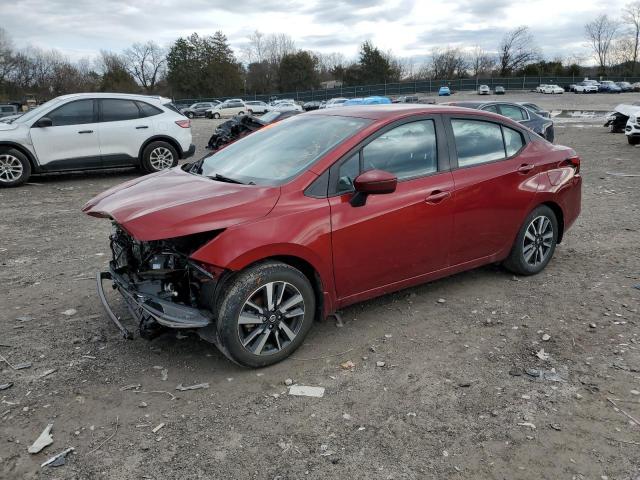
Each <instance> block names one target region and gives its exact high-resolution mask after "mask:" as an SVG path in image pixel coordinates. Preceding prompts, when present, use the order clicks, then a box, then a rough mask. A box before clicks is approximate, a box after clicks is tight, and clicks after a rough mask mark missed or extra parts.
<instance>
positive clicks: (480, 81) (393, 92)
mask: <svg viewBox="0 0 640 480" xmlns="http://www.w3.org/2000/svg"><path fill="white" fill-rule="evenodd" d="M582 80H584V77H582V76H580V77H575V76H574V77H541V76H538V77H508V78H458V79H453V80H429V79H427V80H411V81H403V82H397V83H381V84H377V85H359V86H350V87H345V86H340V87H335V88H323V89H318V90H306V91H296V92H285V93H279V92H278V93H270V94H256V93H252V92H245V93H244V94H238V95H235V96H234V97H218V98H216V97H208V98H204V97H203V98H185V99H176V100H175V102H176V103H180V104H191V103H195V102H201V101H205V102H206V101H211V100H226V99H228V98H238V97H241V98H243V99H244V100H262V101H265V102H269V101H271V100H273V99H276V98H277V99H282V98H290V99H293V100H297V101H303V102H309V101H312V100H329V99H330V98H335V97H346V98H354V97H369V96H372V95H382V96H402V95H414V94H434V93H437V92H438V89H439V88H440V87H441V86H443V85H446V86H448V87H449V88H450V89H451V90H452V91H453V92H456V91H473V90H476V89H477V88H478V87H479V86H480V85H488V86H489V88H491V90H493V89H494V88H495V87H497V86H502V87H504V88H505V89H507V90H533V89H535V88H536V87H537V86H538V85H540V84H549V85H560V86H561V87H565V88H566V89H567V90H568V87H569V86H570V85H571V84H574V83H578V82H581V81H582ZM598 80H605V78H599V79H598ZM606 80H612V81H614V82H621V81H625V82H630V83H634V82H639V81H640V77H615V76H610V77H607V78H606Z"/></svg>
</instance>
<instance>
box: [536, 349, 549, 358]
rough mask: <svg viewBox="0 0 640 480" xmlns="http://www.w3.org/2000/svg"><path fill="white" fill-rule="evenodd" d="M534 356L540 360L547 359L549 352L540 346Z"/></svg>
mask: <svg viewBox="0 0 640 480" xmlns="http://www.w3.org/2000/svg"><path fill="white" fill-rule="evenodd" d="M536 357H538V358H539V359H540V360H549V354H548V353H546V352H545V351H544V348H541V349H540V351H539V352H537V353H536Z"/></svg>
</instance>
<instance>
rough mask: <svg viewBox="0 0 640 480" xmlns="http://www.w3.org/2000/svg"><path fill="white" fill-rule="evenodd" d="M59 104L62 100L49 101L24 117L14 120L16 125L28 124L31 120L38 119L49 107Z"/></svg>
mask: <svg viewBox="0 0 640 480" xmlns="http://www.w3.org/2000/svg"><path fill="white" fill-rule="evenodd" d="M58 102H60V98H54V99H53V100H49V101H48V102H45V103H43V104H42V105H39V106H37V107H36V108H34V109H33V110H29V111H28V112H27V113H25V114H24V115H22V116H21V117H20V118H16V119H15V120H14V123H26V122H28V121H29V120H31V119H33V118H36V117H37V116H39V115H40V114H41V113H42V112H44V111H45V110H46V109H48V108H49V107H51V106H53V105H55V104H56V103H58Z"/></svg>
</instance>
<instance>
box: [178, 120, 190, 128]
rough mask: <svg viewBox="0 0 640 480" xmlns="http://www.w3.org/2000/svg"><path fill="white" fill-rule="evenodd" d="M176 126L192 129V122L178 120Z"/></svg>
mask: <svg viewBox="0 0 640 480" xmlns="http://www.w3.org/2000/svg"><path fill="white" fill-rule="evenodd" d="M176 125H178V126H179V127H182V128H191V120H189V119H186V120H176Z"/></svg>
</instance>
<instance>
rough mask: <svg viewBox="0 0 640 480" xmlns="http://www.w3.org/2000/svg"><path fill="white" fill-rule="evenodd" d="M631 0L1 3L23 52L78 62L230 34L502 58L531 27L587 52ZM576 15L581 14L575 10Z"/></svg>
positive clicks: (547, 49)
mask: <svg viewBox="0 0 640 480" xmlns="http://www.w3.org/2000/svg"><path fill="white" fill-rule="evenodd" d="M625 3H626V1H625V0H608V1H607V2H602V1H595V0H580V1H558V0H539V1H533V2H531V1H529V2H527V1H515V0H450V1H449V2H442V1H437V2H436V1H432V0H428V1H427V0H370V1H365V0H330V1H321V0H224V1H221V0H135V1H131V0H128V1H123V0H0V26H2V27H3V28H5V29H6V30H7V31H8V32H9V35H10V36H11V38H12V39H13V42H14V46H15V47H18V48H22V47H25V46H29V45H32V46H37V47H44V48H57V49H59V50H61V51H62V52H63V53H65V54H66V55H68V56H69V57H70V58H71V59H74V60H75V59H78V58H81V57H93V56H94V55H96V54H97V52H98V51H99V50H100V49H107V50H114V51H120V50H123V49H124V48H126V47H127V46H129V45H130V44H131V43H134V42H139V41H146V40H149V39H152V40H155V41H156V42H158V43H160V44H161V45H169V44H170V43H171V42H172V41H173V40H174V39H176V38H177V37H179V36H185V35H189V34H190V33H192V32H198V33H200V34H211V33H213V32H215V31H216V30H221V31H222V32H223V33H224V34H225V35H227V37H228V38H229V41H230V43H231V46H232V47H233V48H234V50H236V53H237V54H239V53H240V49H241V47H242V46H243V44H244V43H246V41H247V36H248V35H249V34H250V33H251V32H253V31H254V30H256V29H257V30H260V31H261V32H263V33H280V32H284V33H287V34H289V35H290V36H291V37H293V39H294V40H295V41H296V44H297V46H298V47H299V48H304V49H311V50H316V51H321V52H332V51H339V52H342V53H343V54H345V55H346V56H347V57H354V56H355V55H356V53H357V50H358V45H359V44H360V43H361V42H363V41H364V40H367V39H370V40H372V41H373V42H374V44H375V45H376V46H378V47H381V48H382V49H383V50H389V49H390V50H392V51H393V53H394V54H396V55H398V56H402V57H413V58H414V59H416V60H420V59H422V58H425V57H426V56H427V55H428V53H429V51H430V50H431V49H432V48H433V47H434V46H447V45H452V46H457V45H459V46H469V47H472V46H474V45H479V46H481V47H483V48H485V49H487V50H490V51H491V50H495V49H496V46H497V44H498V42H499V40H500V38H501V36H502V34H503V33H504V32H505V31H506V30H509V29H512V28H514V27H516V26H518V25H522V24H525V25H529V26H530V27H531V30H532V32H533V33H534V35H535V38H536V41H537V44H538V46H539V47H541V48H542V51H543V53H544V55H545V56H546V57H548V58H552V57H554V56H556V55H560V56H563V57H565V56H567V55H569V54H574V53H578V54H582V55H583V56H584V57H585V60H586V57H588V56H589V52H588V50H587V49H586V48H585V41H584V34H583V32H584V24H585V23H586V22H587V21H590V20H591V19H593V18H594V17H595V16H596V15H598V14H600V13H608V14H610V15H613V16H617V15H619V13H620V10H621V8H622V7H623V6H624V4H625ZM576 7H577V8H576Z"/></svg>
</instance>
